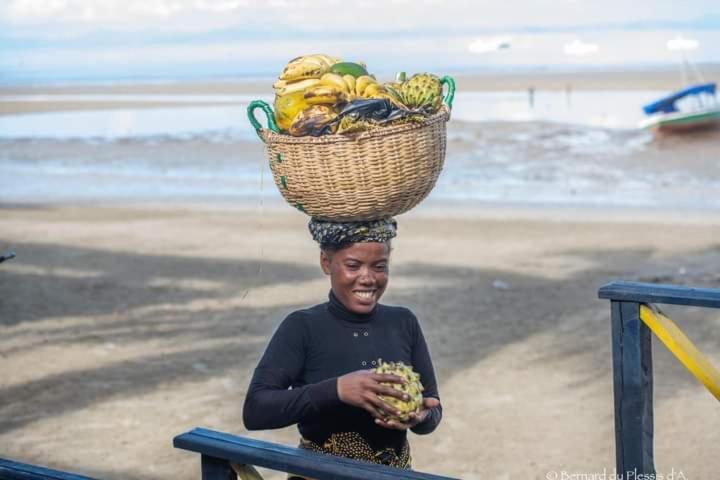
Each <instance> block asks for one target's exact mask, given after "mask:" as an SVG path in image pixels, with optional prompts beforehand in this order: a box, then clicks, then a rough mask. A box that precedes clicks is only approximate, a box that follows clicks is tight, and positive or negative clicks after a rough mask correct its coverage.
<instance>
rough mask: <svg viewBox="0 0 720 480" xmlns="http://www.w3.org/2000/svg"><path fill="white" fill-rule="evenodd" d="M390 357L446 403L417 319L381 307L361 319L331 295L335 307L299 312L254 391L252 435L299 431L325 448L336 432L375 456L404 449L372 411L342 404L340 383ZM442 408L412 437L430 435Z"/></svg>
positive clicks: (279, 335) (263, 363)
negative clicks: (356, 436) (351, 436)
mask: <svg viewBox="0 0 720 480" xmlns="http://www.w3.org/2000/svg"><path fill="white" fill-rule="evenodd" d="M379 358H382V359H383V360H385V361H388V362H398V361H402V362H404V363H405V364H409V365H412V366H413V369H414V370H415V371H416V372H418V373H419V374H420V381H421V382H422V384H423V386H424V387H425V390H424V392H423V396H425V397H435V398H437V399H439V398H440V397H439V395H438V389H437V382H436V380H435V372H434V371H433V366H432V361H431V359H430V354H429V352H428V348H427V345H426V343H425V337H423V333H422V330H421V329H420V324H419V323H418V321H417V318H415V315H413V313H412V312H411V311H410V310H408V309H407V308H403V307H390V306H386V305H377V306H376V307H375V309H374V310H373V311H372V312H370V313H369V314H364V315H361V314H357V313H354V312H352V311H350V310H348V309H347V308H345V306H344V305H343V304H342V303H340V301H339V300H338V299H337V297H335V295H334V294H333V293H332V291H331V292H330V301H329V302H327V303H323V304H320V305H316V306H314V307H312V308H308V309H306V310H298V311H296V312H293V313H291V314H290V315H289V316H288V317H287V318H286V319H285V320H283V322H282V323H281V324H280V326H279V327H278V328H277V330H276V331H275V333H274V335H273V337H272V339H271V340H270V344H269V345H268V347H267V349H266V350H265V353H264V354H263V356H262V358H261V359H260V362H259V364H258V366H257V368H256V369H255V372H254V374H253V377H252V381H251V382H250V386H249V388H248V392H247V397H246V398H245V406H244V408H243V421H244V422H245V427H246V428H247V429H248V430H264V429H270V428H281V427H287V426H289V425H293V424H295V423H297V424H298V429H299V430H300V434H301V435H302V436H303V437H305V438H307V439H309V440H312V441H314V442H315V443H318V444H322V443H323V442H324V441H325V440H326V439H327V437H329V436H330V435H331V434H332V433H335V432H350V431H354V432H358V433H360V434H361V435H363V437H365V439H366V440H367V441H368V443H370V445H371V446H372V447H373V448H375V449H382V448H386V447H389V446H392V447H395V448H396V449H399V448H400V447H401V446H402V444H403V443H404V441H405V438H406V432H405V431H401V430H391V429H387V428H384V427H381V426H379V425H377V424H376V423H375V422H374V420H373V418H372V416H371V415H370V414H369V413H367V412H366V411H365V410H363V409H360V408H357V407H353V406H350V405H347V404H345V403H343V402H341V401H340V399H339V398H338V394H337V378H338V377H339V376H342V375H344V374H346V373H349V372H353V371H355V370H363V369H370V368H374V367H375V366H376V361H377V360H378V359H379ZM441 418H442V407H436V408H433V409H432V410H431V411H430V413H429V415H428V416H427V419H426V420H425V421H423V422H422V423H420V424H418V425H416V426H415V427H414V428H413V429H412V431H413V432H414V433H417V434H421V435H422V434H427V433H430V432H432V431H433V430H435V428H436V427H437V425H438V424H439V423H440V419H441Z"/></svg>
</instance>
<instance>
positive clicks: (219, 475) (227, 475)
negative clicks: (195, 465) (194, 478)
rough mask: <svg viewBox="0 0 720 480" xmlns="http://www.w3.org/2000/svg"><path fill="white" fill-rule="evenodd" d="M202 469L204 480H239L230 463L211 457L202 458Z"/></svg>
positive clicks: (204, 456) (203, 456)
mask: <svg viewBox="0 0 720 480" xmlns="http://www.w3.org/2000/svg"><path fill="white" fill-rule="evenodd" d="M200 469H201V473H202V480H236V478H237V475H235V471H234V470H233V469H232V467H231V466H230V462H228V461H227V460H223V459H221V458H215V457H211V456H209V455H202V456H201V457H200Z"/></svg>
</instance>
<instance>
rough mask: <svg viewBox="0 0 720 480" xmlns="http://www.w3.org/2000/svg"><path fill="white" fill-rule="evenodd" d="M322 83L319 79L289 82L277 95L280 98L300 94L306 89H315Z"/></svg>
mask: <svg viewBox="0 0 720 480" xmlns="http://www.w3.org/2000/svg"><path fill="white" fill-rule="evenodd" d="M318 83H320V80H318V79H317V78H308V79H306V80H300V81H297V82H287V83H286V84H285V86H284V87H282V88H281V89H280V90H278V91H277V92H276V93H277V94H278V95H280V96H283V95H287V94H288V93H293V92H299V91H301V90H305V89H306V88H310V87H314V86H315V85H317V84H318Z"/></svg>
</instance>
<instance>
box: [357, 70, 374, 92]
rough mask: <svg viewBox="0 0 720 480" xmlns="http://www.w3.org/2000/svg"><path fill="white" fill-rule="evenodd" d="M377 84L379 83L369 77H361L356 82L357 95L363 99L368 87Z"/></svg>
mask: <svg viewBox="0 0 720 480" xmlns="http://www.w3.org/2000/svg"><path fill="white" fill-rule="evenodd" d="M373 83H377V81H376V80H375V79H374V78H372V77H371V76H369V75H361V76H359V77H358V78H357V80H355V94H356V95H357V96H359V97H362V96H363V94H364V93H365V89H366V88H367V87H368V85H370V84H373Z"/></svg>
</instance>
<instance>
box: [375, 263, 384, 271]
mask: <svg viewBox="0 0 720 480" xmlns="http://www.w3.org/2000/svg"><path fill="white" fill-rule="evenodd" d="M375 270H376V271H378V272H384V271H386V270H387V265H385V264H384V263H383V264H380V265H375Z"/></svg>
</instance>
